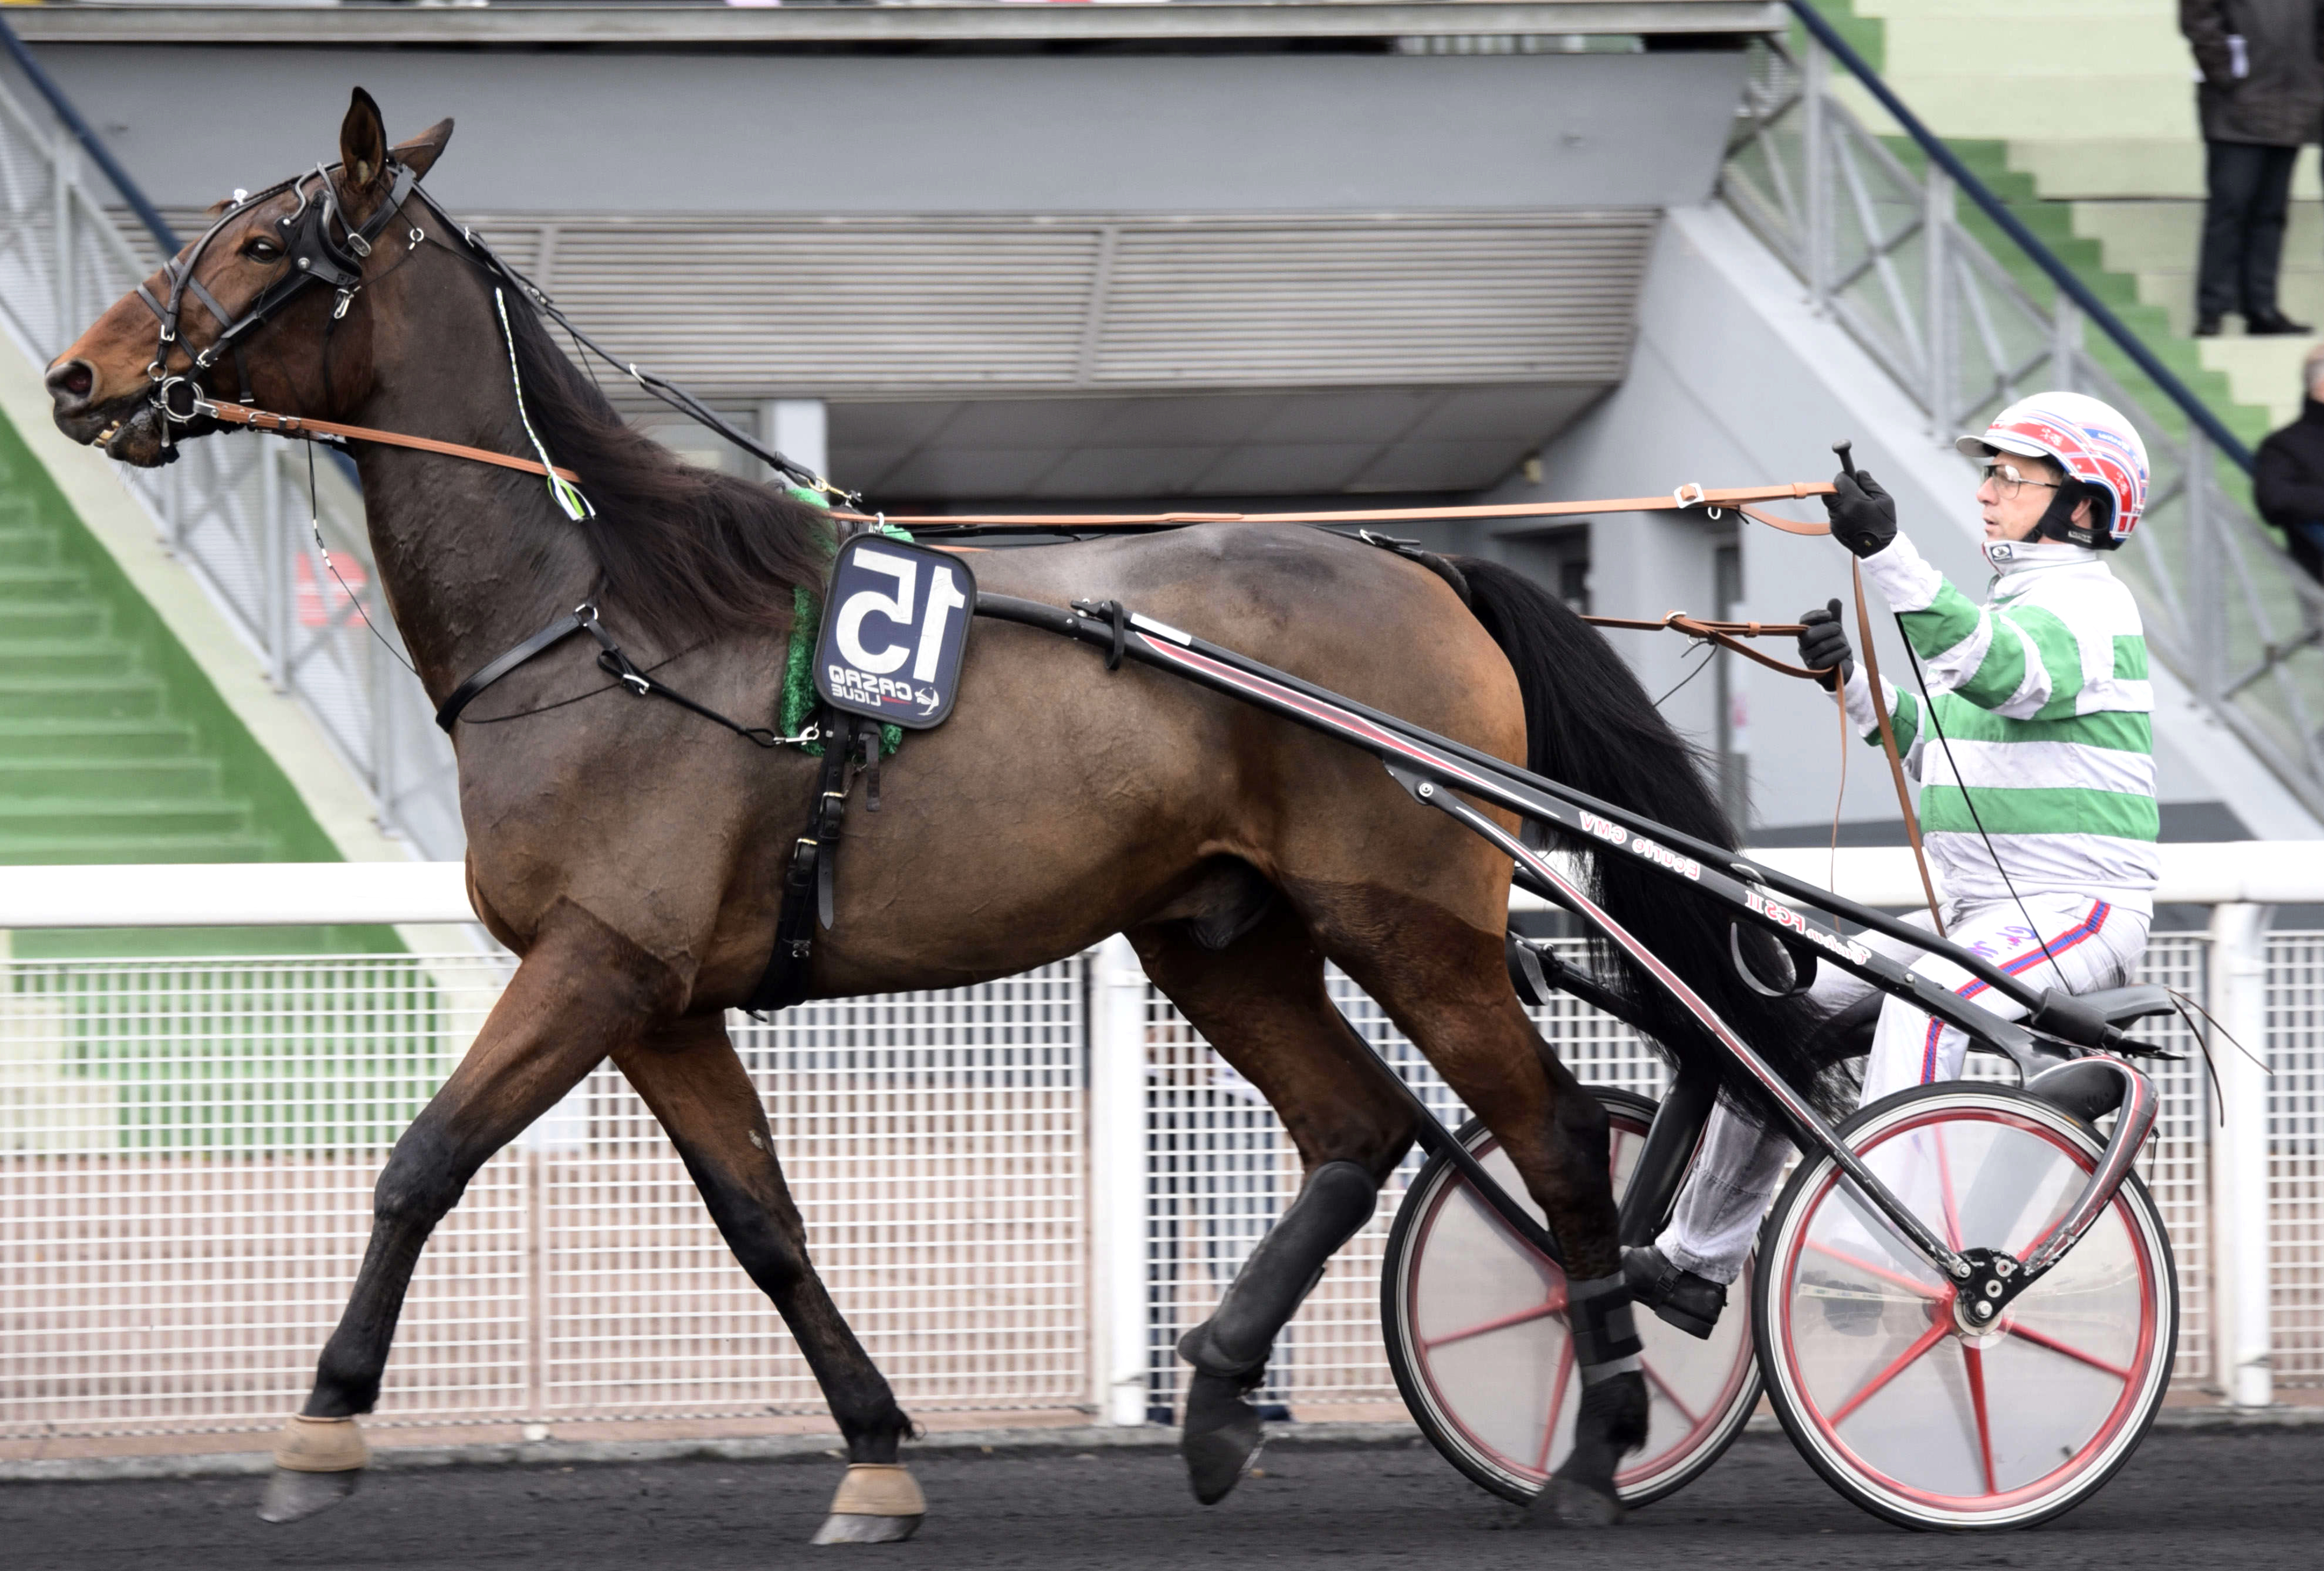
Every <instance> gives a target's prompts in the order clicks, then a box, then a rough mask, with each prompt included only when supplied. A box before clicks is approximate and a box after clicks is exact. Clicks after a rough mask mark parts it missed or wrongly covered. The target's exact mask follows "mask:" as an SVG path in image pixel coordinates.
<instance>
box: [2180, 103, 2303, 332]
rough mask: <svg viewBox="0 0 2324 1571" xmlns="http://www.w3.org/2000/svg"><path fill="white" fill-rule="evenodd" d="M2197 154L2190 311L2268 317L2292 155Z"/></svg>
mask: <svg viewBox="0 0 2324 1571" xmlns="http://www.w3.org/2000/svg"><path fill="white" fill-rule="evenodd" d="M2203 151H2204V155H2205V157H2204V177H2205V180H2206V182H2207V184H2208V186H2209V190H2210V196H2209V199H2208V200H2207V201H2206V202H2205V203H2204V204H2203V260H2202V266H2201V275H2200V278H2199V281H2198V282H2197V285H2196V289H2195V311H2196V314H2197V315H2198V316H2202V317H2218V316H2224V315H2225V314H2227V312H2229V311H2240V312H2242V313H2243V316H2244V319H2245V322H2246V324H2247V325H2248V323H2249V322H2250V320H2251V319H2252V318H2253V317H2273V316H2274V315H2275V314H2276V305H2275V275H2276V270H2277V267H2278V265H2279V264H2280V263H2281V262H2282V260H2283V225H2284V216H2285V214H2286V213H2287V211H2288V210H2289V209H2290V207H2291V203H2292V161H2293V160H2294V159H2296V158H2298V157H2299V156H2300V150H2299V149H2298V148H2296V147H2261V146H2257V145H2255V144H2253V143H2251V142H2205V143H2204V144H2203Z"/></svg>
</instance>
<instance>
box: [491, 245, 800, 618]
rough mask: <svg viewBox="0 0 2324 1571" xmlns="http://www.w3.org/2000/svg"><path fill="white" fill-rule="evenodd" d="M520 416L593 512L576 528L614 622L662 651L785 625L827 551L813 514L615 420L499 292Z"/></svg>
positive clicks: (525, 307) (524, 312)
mask: <svg viewBox="0 0 2324 1571" xmlns="http://www.w3.org/2000/svg"><path fill="white" fill-rule="evenodd" d="M508 305H509V323H510V327H511V331H512V336H513V338H514V341H515V345H516V359H517V367H518V371H519V372H520V373H521V375H522V377H523V379H524V405H525V411H526V413H527V414H529V415H530V417H531V419H532V426H533V429H534V430H536V431H538V432H539V435H540V439H541V442H542V444H543V446H546V447H547V448H548V449H549V456H550V458H551V459H552V460H553V461H555V462H556V463H558V464H562V465H564V466H565V467H567V468H569V469H571V470H573V471H574V472H575V473H577V474H579V475H580V477H581V490H582V492H584V493H585V494H586V496H587V497H588V499H589V501H590V503H591V505H593V506H594V507H595V509H596V516H595V518H590V519H583V520H581V521H580V522H579V523H578V524H576V526H575V527H576V528H578V529H579V530H580V531H581V534H582V536H583V537H584V538H585V539H586V540H587V541H588V544H589V550H590V553H591V555H592V556H595V558H596V560H597V565H598V567H599V569H600V570H601V571H602V572H603V573H604V591H603V594H604V601H605V603H606V605H607V606H608V608H609V609H617V610H618V612H619V614H620V616H621V619H622V621H623V622H625V623H627V624H628V625H629V626H631V627H634V628H637V629H641V630H642V631H644V632H645V633H647V634H648V635H649V636H650V637H652V638H653V639H656V640H658V641H659V642H660V643H662V644H663V645H664V646H665V647H666V648H669V647H676V646H678V645H681V644H690V643H695V642H698V641H699V640H700V639H703V638H704V637H705V636H707V635H715V634H718V633H726V632H761V633H763V632H770V631H771V632H784V631H788V629H789V628H790V625H791V608H792V593H791V591H792V589H793V587H794V586H795V585H798V584H802V583H803V584H807V585H809V586H814V585H818V584H820V583H822V582H823V574H824V570H825V566H826V565H828V563H829V560H830V556H831V549H832V529H831V522H830V520H829V519H827V518H826V517H825V515H824V514H823V512H822V510H819V509H817V508H816V507H813V506H811V505H809V504H807V503H806V502H803V501H799V500H798V499H797V498H796V497H793V496H791V495H790V494H788V492H785V491H783V490H782V489H780V488H779V487H778V486H774V485H770V484H765V483H762V482H758V481H752V480H743V479H740V478H738V477H737V476H734V475H731V474H722V473H719V472H718V471H716V470H714V469H704V468H702V467H700V466H699V465H696V464H688V463H687V462H686V461H685V460H684V459H681V458H679V457H678V455H676V454H674V453H672V452H670V451H669V449H668V448H666V447H664V446H662V445H661V444H660V443H659V442H657V441H655V440H654V439H653V438H652V437H651V436H647V435H646V434H645V433H644V432H642V431H640V430H639V429H637V427H633V426H632V425H631V424H630V423H629V422H628V421H626V420H624V419H622V417H621V415H620V414H619V413H618V412H617V411H616V410H615V409H614V408H613V404H612V403H611V402H610V401H608V400H607V399H606V398H605V395H604V393H602V392H600V391H599V390H598V389H597V385H596V383H595V381H592V380H591V379H590V377H589V376H588V374H587V373H586V372H584V371H583V370H582V369H581V368H580V367H579V366H577V365H576V364H574V363H573V362H572V361H571V360H570V359H568V358H567V356H566V354H565V353H564V352H563V351H562V350H560V349H559V348H558V346H557V344H556V341H555V340H554V339H552V338H551V337H550V336H549V330H548V328H547V327H546V326H544V325H543V324H542V322H541V320H540V318H539V316H538V315H537V314H536V313H535V312H534V311H533V309H532V308H531V307H530V304H529V303H526V302H523V301H521V300H520V299H518V298H517V297H516V295H515V293H514V291H513V290H512V291H510V292H509V296H508Z"/></svg>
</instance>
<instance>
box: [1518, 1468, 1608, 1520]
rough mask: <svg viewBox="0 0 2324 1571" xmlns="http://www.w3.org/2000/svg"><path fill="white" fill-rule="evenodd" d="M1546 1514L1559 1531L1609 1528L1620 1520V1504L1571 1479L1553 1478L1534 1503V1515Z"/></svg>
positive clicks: (1605, 1494) (1544, 1486)
mask: <svg viewBox="0 0 2324 1571" xmlns="http://www.w3.org/2000/svg"><path fill="white" fill-rule="evenodd" d="M1543 1512H1547V1513H1548V1515H1549V1520H1552V1521H1554V1522H1555V1523H1556V1524H1557V1525H1558V1526H1559V1527H1562V1528H1610V1527H1612V1526H1614V1524H1615V1523H1617V1522H1618V1521H1620V1520H1622V1502H1621V1501H1620V1500H1619V1499H1618V1498H1617V1497H1616V1496H1614V1495H1610V1494H1607V1493H1601V1492H1600V1491H1599V1490H1595V1489H1592V1488H1591V1486H1590V1485H1588V1484H1584V1483H1582V1481H1581V1480H1579V1479H1574V1478H1552V1479H1551V1480H1550V1481H1549V1482H1548V1483H1547V1484H1544V1485H1543V1486H1542V1491H1541V1496H1540V1498H1539V1499H1537V1500H1535V1502H1534V1514H1535V1516H1539V1515H1541V1514H1542V1513H1543Z"/></svg>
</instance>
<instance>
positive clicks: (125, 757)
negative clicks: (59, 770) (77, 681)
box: [0, 715, 197, 764]
mask: <svg viewBox="0 0 2324 1571" xmlns="http://www.w3.org/2000/svg"><path fill="white" fill-rule="evenodd" d="M196 746H197V740H196V738H195V736H194V732H193V729H192V728H191V727H189V726H184V725H180V724H179V723H177V722H176V721H170V720H161V719H153V720H109V719H105V718H102V717H99V716H94V715H67V716H48V717H34V718H22V719H6V718H0V758H5V759H7V760H9V761H11V762H17V763H21V762H24V761H27V760H32V759H39V758H66V759H74V760H80V759H88V760H102V761H106V762H108V763H111V764H121V763H132V762H137V761H143V760H149V759H150V760H163V761H166V760H169V759H173V758H185V757H187V756H189V755H190V754H192V753H193V752H194V751H195V750H196Z"/></svg>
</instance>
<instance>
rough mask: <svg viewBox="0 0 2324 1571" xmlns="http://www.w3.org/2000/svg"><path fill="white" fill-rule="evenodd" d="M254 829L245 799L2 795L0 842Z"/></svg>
mask: <svg viewBox="0 0 2324 1571" xmlns="http://www.w3.org/2000/svg"><path fill="white" fill-rule="evenodd" d="M251 834H252V830H251V823H250V809H249V808H247V807H245V806H244V805H242V804H240V803H224V802H178V801H168V800H161V801H157V800H152V799H150V798H138V797H128V798H124V799H120V800H115V801H104V800H82V799H78V798H66V799H64V800H55V799H51V798H40V797H18V798H14V799H8V798H0V844H9V845H47V844H50V843H51V842H52V841H68V840H73V841H78V840H92V839H96V838H97V837H99V836H103V837H106V838H113V837H118V838H121V839H124V840H169V839H173V838H177V837H181V836H185V837H190V836H197V835H208V836H215V837H217V839H220V840H234V839H238V838H242V837H244V836H250V835H251Z"/></svg>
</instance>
